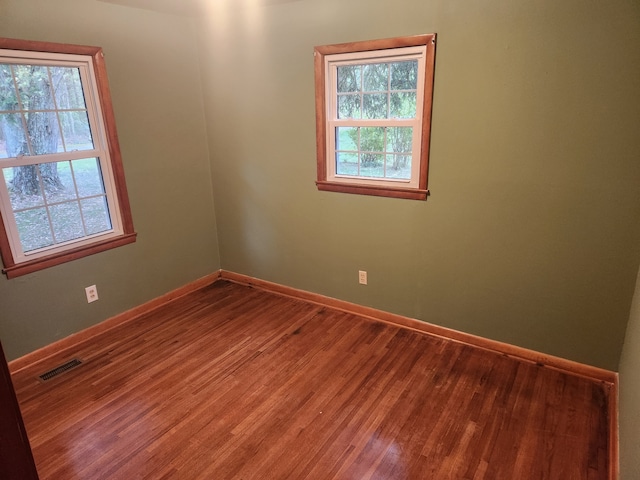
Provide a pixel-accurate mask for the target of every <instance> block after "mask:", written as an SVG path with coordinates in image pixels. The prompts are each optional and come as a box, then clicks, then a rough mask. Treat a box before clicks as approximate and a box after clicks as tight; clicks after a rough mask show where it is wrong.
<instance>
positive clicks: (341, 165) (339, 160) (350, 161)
mask: <svg viewBox="0 0 640 480" xmlns="http://www.w3.org/2000/svg"><path fill="white" fill-rule="evenodd" d="M336 174H337V175H358V154H357V153H345V152H338V153H337V154H336Z"/></svg>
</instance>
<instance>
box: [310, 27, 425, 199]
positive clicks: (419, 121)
mask: <svg viewBox="0 0 640 480" xmlns="http://www.w3.org/2000/svg"><path fill="white" fill-rule="evenodd" d="M434 49H435V35H433V34H432V35H420V36H417V37H404V38H398V39H390V40H377V41H370V42H359V43H352V44H340V45H331V46H324V47H316V50H315V55H316V63H315V65H316V117H317V136H318V139H317V145H318V181H317V185H318V188H319V189H321V190H332V191H339V192H346V193H360V194H369V195H382V196H393V197H402V198H416V199H424V198H426V196H427V193H428V192H427V165H428V154H429V133H430V122H431V99H432V87H433V63H434Z"/></svg>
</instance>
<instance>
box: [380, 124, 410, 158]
mask: <svg viewBox="0 0 640 480" xmlns="http://www.w3.org/2000/svg"><path fill="white" fill-rule="evenodd" d="M412 144H413V127H389V128H387V149H386V151H387V152H395V153H411V147H412Z"/></svg>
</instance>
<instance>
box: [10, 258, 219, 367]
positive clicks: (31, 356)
mask: <svg viewBox="0 0 640 480" xmlns="http://www.w3.org/2000/svg"><path fill="white" fill-rule="evenodd" d="M219 278H220V271H217V272H215V273H212V274H210V275H206V276H204V277H202V278H199V279H197V280H194V281H193V282H190V283H188V284H186V285H183V286H182V287H179V288H176V289H175V290H171V291H170V292H167V293H165V294H164V295H160V296H159V297H156V298H154V299H153V300H150V301H148V302H145V303H143V304H142V305H138V306H137V307H134V308H132V309H130V310H127V311H126V312H123V313H120V314H118V315H115V316H113V317H111V318H108V319H107V320H104V321H103V322H100V323H98V324H96V325H93V326H91V327H88V328H86V329H84V330H81V331H79V332H77V333H74V334H72V335H69V336H68V337H65V338H63V339H61V340H58V341H57V342H54V343H51V344H49V345H46V346H44V347H42V348H39V349H38V350H35V351H33V352H31V353H28V354H26V355H24V356H22V357H20V358H16V359H15V360H12V361H11V362H9V371H10V372H11V373H12V374H14V373H17V372H19V371H20V370H23V369H25V368H27V367H30V366H32V365H35V364H36V363H39V362H42V361H44V360H46V359H47V358H49V357H51V356H53V355H59V354H60V353H63V352H64V351H65V350H71V349H75V348H77V347H78V345H80V344H82V343H85V342H88V341H91V339H93V338H95V337H96V336H98V335H101V334H103V333H105V332H107V331H108V330H111V329H112V328H115V327H117V326H120V325H122V324H124V323H127V322H130V321H132V320H134V319H136V318H138V317H139V316H141V315H143V314H145V313H149V312H151V311H153V310H155V309H157V308H160V307H162V306H163V305H166V304H167V303H170V302H173V301H174V300H176V299H178V298H180V297H183V296H185V295H187V294H189V293H191V292H194V291H196V290H199V289H201V288H203V287H206V286H207V285H210V284H212V283H213V282H215V281H216V280H218V279H219Z"/></svg>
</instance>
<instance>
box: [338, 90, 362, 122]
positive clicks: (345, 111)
mask: <svg viewBox="0 0 640 480" xmlns="http://www.w3.org/2000/svg"><path fill="white" fill-rule="evenodd" d="M338 118H362V114H361V112H360V95H338Z"/></svg>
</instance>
